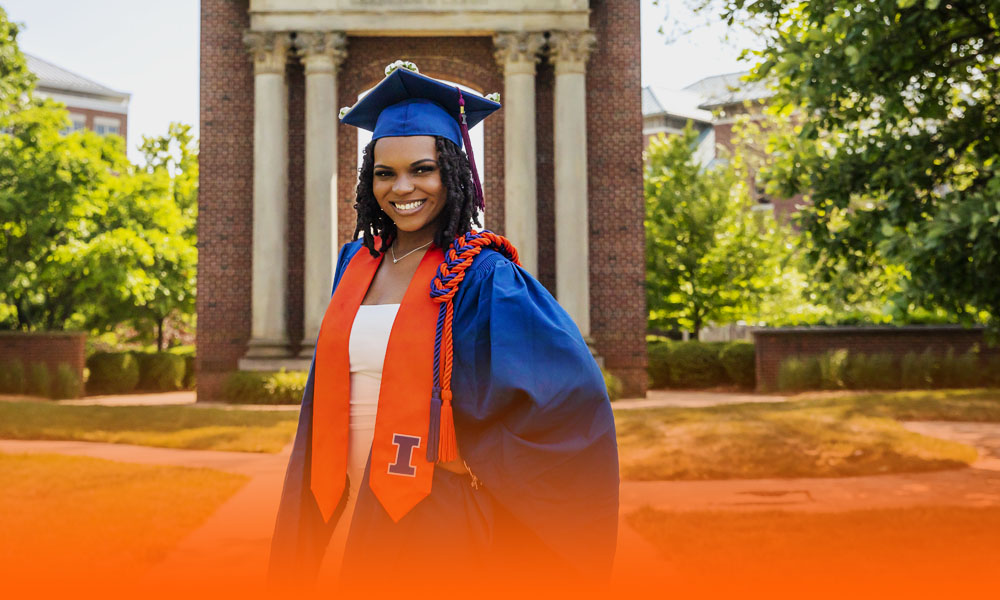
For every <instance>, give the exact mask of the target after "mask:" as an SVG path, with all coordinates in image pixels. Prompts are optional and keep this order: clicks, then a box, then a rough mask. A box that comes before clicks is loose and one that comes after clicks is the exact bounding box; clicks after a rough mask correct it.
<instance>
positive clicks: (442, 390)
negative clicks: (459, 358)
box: [427, 229, 521, 463]
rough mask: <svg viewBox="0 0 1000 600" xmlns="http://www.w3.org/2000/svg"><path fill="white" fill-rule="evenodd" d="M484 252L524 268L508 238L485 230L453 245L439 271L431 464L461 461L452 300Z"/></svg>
mask: <svg viewBox="0 0 1000 600" xmlns="http://www.w3.org/2000/svg"><path fill="white" fill-rule="evenodd" d="M483 248H492V249H493V250H496V251H497V252H500V253H501V254H503V255H504V256H505V257H507V259H508V260H510V261H511V262H513V263H514V264H517V265H520V264H521V263H520V261H519V260H518V258H517V250H515V249H514V246H512V245H511V243H510V242H509V241H507V239H506V238H504V237H501V236H499V235H497V234H495V233H493V232H492V231H488V230H485V229H484V230H483V231H470V232H469V233H466V234H465V235H464V236H462V237H459V238H456V239H455V241H453V242H452V244H451V248H450V249H449V250H448V251H447V252H445V260H444V262H443V263H441V266H440V267H439V268H438V273H437V275H436V276H435V277H434V279H433V280H431V289H430V294H431V298H432V299H433V300H434V302H437V303H439V304H440V305H441V309H440V310H439V311H438V322H437V329H436V334H435V338H434V386H433V388H432V390H431V422H430V428H429V430H428V435H427V460H428V461H431V462H439V463H440V462H451V461H453V460H457V459H458V440H457V439H456V434H455V415H454V411H453V410H452V395H451V375H452V368H453V366H454V354H455V348H454V339H453V337H452V335H453V329H454V321H455V305H454V303H453V302H452V299H453V298H454V296H455V292H457V291H458V286H459V284H460V283H462V280H463V279H465V270H466V269H467V268H469V266H470V265H471V264H472V261H473V259H475V257H476V255H477V254H479V253H480V252H482V250H483Z"/></svg>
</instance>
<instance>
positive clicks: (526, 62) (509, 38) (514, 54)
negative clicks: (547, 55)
mask: <svg viewBox="0 0 1000 600" xmlns="http://www.w3.org/2000/svg"><path fill="white" fill-rule="evenodd" d="M493 45H494V46H496V51H495V52H494V53H493V56H494V57H495V58H496V60H497V63H498V64H499V65H500V68H502V69H503V70H504V73H508V74H509V73H529V74H534V73H535V64H536V63H537V62H538V61H539V59H540V58H541V56H540V55H539V51H540V50H541V49H542V47H543V46H544V45H545V35H544V34H542V33H540V32H533V31H517V32H509V31H505V32H500V33H497V34H496V35H494V36H493Z"/></svg>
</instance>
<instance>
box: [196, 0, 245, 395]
mask: <svg viewBox="0 0 1000 600" xmlns="http://www.w3.org/2000/svg"><path fill="white" fill-rule="evenodd" d="M247 11H248V2H247V0H202V3H201V119H200V129H201V140H200V142H199V144H200V149H201V151H200V156H199V163H200V172H201V177H200V184H199V190H198V210H199V213H198V338H197V345H198V358H197V367H196V368H197V369H198V398H199V400H210V399H212V398H213V397H216V396H217V394H218V389H219V384H220V383H221V381H222V379H223V377H225V375H226V373H227V372H229V371H232V370H235V369H236V362H237V360H238V359H239V358H240V357H241V356H243V353H244V352H245V351H246V343H247V340H248V338H249V336H250V276H251V267H252V265H251V256H252V250H253V246H252V232H253V230H252V225H253V223H252V217H253V66H252V64H251V62H250V57H249V54H248V53H247V51H246V48H245V47H244V45H243V31H244V30H246V29H247V28H248V27H249V26H250V15H249V13H248V12H247Z"/></svg>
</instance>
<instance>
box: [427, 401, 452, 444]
mask: <svg viewBox="0 0 1000 600" xmlns="http://www.w3.org/2000/svg"><path fill="white" fill-rule="evenodd" d="M448 395H449V397H450V396H451V394H450V393H449V394H448ZM441 416H442V415H441V388H439V387H435V388H434V390H433V391H432V393H431V426H430V428H429V429H428V431H427V462H437V459H438V446H439V444H440V439H441ZM448 418H449V419H451V404H450V403H449V404H448ZM452 429H454V425H452ZM452 435H454V432H452Z"/></svg>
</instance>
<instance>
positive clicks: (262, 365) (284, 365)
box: [238, 354, 312, 371]
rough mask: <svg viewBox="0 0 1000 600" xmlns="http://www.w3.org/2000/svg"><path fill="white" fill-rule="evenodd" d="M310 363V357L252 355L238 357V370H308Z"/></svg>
mask: <svg viewBox="0 0 1000 600" xmlns="http://www.w3.org/2000/svg"><path fill="white" fill-rule="evenodd" d="M311 363H312V357H311V356H310V357H309V358H296V357H294V356H287V354H286V355H285V356H280V357H252V356H245V357H243V358H241V359H240V361H239V363H238V365H239V369H240V371H280V370H281V369H285V370H286V371H308V370H309V365H310V364H311Z"/></svg>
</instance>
